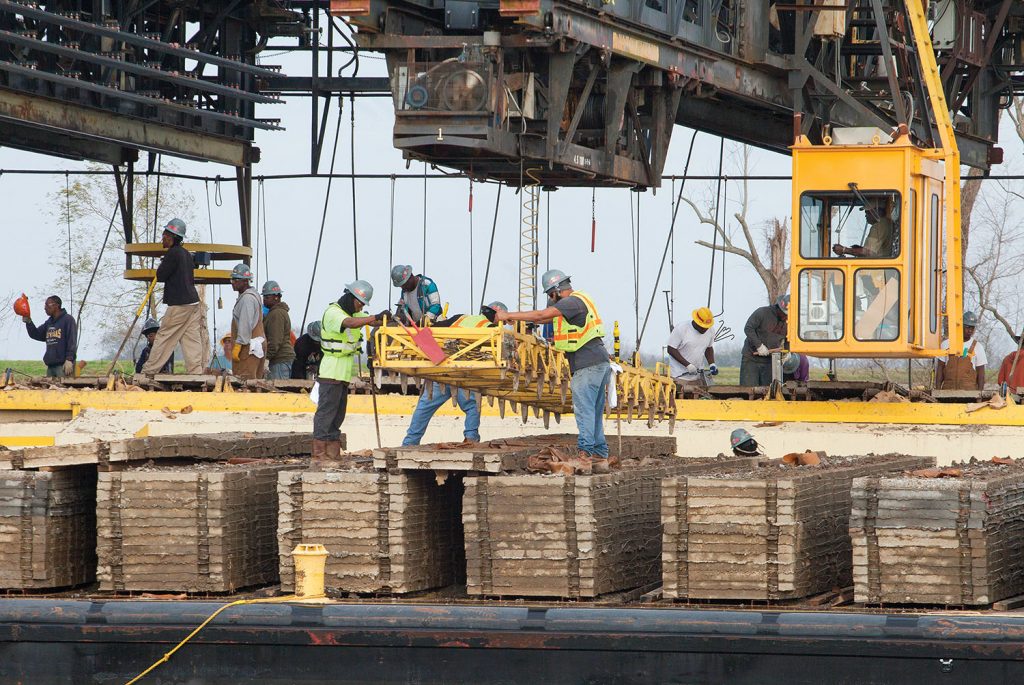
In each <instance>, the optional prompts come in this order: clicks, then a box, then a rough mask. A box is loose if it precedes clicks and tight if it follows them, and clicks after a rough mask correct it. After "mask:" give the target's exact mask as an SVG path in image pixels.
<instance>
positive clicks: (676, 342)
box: [666, 307, 718, 385]
mask: <svg viewBox="0 0 1024 685" xmlns="http://www.w3.org/2000/svg"><path fill="white" fill-rule="evenodd" d="M714 325H715V315H714V314H712V313H711V310H710V309H708V308H707V307H700V308H698V309H694V310H693V315H692V316H691V317H690V320H689V321H685V322H683V323H680V324H679V325H678V326H676V327H675V328H674V329H673V330H672V333H671V334H670V335H669V336H668V343H667V344H666V347H667V350H668V357H669V369H670V371H671V373H672V378H673V379H674V380H675V381H676V383H679V384H680V385H682V384H686V383H697V382H698V381H700V379H701V374H702V373H704V374H707V376H717V375H718V367H717V366H715V348H714V341H715V333H714V331H713V330H712V328H713V327H714ZM707 376H705V378H707Z"/></svg>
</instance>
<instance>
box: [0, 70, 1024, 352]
mask: <svg viewBox="0 0 1024 685" xmlns="http://www.w3.org/2000/svg"><path fill="white" fill-rule="evenodd" d="M370 57H371V56H369V55H366V56H364V59H363V60H362V68H361V71H360V74H361V75H367V76H369V75H384V68H383V67H384V64H383V61H382V60H380V59H372V58H370ZM307 58H308V57H307ZM302 60H303V57H301V56H297V57H295V58H293V59H288V58H286V57H283V56H272V57H269V58H266V59H265V61H266V62H268V63H276V64H282V65H283V66H284V69H285V72H286V73H290V74H295V75H299V74H304V73H308V71H307V69H306V68H305V66H304V64H303V61H302ZM348 107H349V103H348V101H347V100H346V102H345V112H344V113H343V117H344V120H343V122H342V127H341V137H340V140H339V144H338V161H337V163H336V167H335V170H336V171H338V172H347V171H348V170H349V145H350V142H351V133H350V128H349V120H348V117H349V112H348ZM332 112H333V113H332V120H331V122H330V123H329V124H328V131H329V132H330V133H329V134H328V135H329V138H330V139H329V140H328V143H327V145H326V147H325V151H324V158H323V161H322V163H321V171H323V172H326V171H327V169H328V166H329V163H330V147H331V142H332V141H333V131H334V124H335V121H336V119H335V118H334V117H336V116H337V106H336V104H332ZM355 112H356V131H355V140H356V171H357V172H365V173H384V174H391V173H406V168H405V162H404V160H403V159H402V157H401V154H400V153H399V152H398V151H397V150H395V148H394V147H393V145H392V142H391V133H392V125H393V122H394V113H393V107H392V102H391V100H390V99H389V98H364V99H357V101H356V109H355ZM258 116H263V117H280V118H281V119H282V124H283V125H284V126H285V127H286V129H287V130H286V131H278V132H265V131H259V132H257V134H256V135H257V137H256V144H257V145H258V146H259V147H260V148H261V150H262V161H261V162H260V163H259V164H258V165H257V166H256V167H255V168H254V172H253V173H254V174H255V175H259V174H281V173H300V174H301V173H306V172H308V171H309V139H310V133H309V100H308V98H294V99H293V100H291V101H290V102H288V103H286V104H282V105H276V106H273V105H261V106H260V109H259V111H258ZM691 133H692V132H691V131H690V130H688V129H684V128H681V127H677V128H676V130H675V133H674V135H673V139H672V147H671V150H670V154H669V157H668V163H667V166H666V173H670V174H681V173H682V172H683V166H684V164H685V161H686V152H687V147H688V145H689V142H690V136H691ZM1004 138H1006V139H1007V142H1005V143H1004V147H1006V148H1007V155H1008V157H1009V156H1016V157H1018V158H1019V157H1020V155H1021V146H1020V144H1019V142H1018V141H1016V140H1013V141H1012V142H1011V141H1010V140H1009V138H1010V132H1009V131H1008V132H1006V134H1005V135H1004ZM718 149H719V139H718V138H716V137H713V136H711V135H709V134H698V135H697V141H696V146H695V149H694V154H693V160H692V162H691V165H690V173H691V174H715V173H717V171H718V168H717V167H718ZM725 149H726V164H725V170H724V173H726V174H737V173H739V160H738V159H737V157H738V150H739V146H738V145H737V144H735V143H730V142H726V145H725ZM144 159H145V156H143V160H144ZM174 164H175V166H176V167H177V169H178V170H179V171H181V172H185V173H194V174H200V175H210V176H212V175H216V174H221V175H223V176H233V169H231V168H229V167H224V166H220V165H216V164H212V163H208V164H202V163H194V162H186V161H183V160H174ZM143 166H144V162H143ZM83 167H84V164H78V163H70V162H66V161H65V160H61V159H57V158H49V157H45V156H41V155H34V154H29V153H24V152H20V151H16V150H10V149H5V148H0V169H14V168H50V169H65V168H71V169H76V168H83ZM789 170H790V160H789V157H787V156H783V155H778V154H774V153H770V152H765V151H761V150H755V151H754V152H753V156H752V168H751V169H750V172H751V173H755V174H788V173H789ZM408 171H409V172H414V173H422V171H423V165H422V164H421V163H414V164H413V165H412V166H411V167H410V169H409V170H408ZM110 183H111V184H113V179H111V180H110ZM184 183H185V184H186V187H188V188H190V189H191V191H192V193H193V194H194V196H195V198H196V200H197V203H198V204H199V205H200V208H199V209H197V215H198V216H200V217H202V219H201V220H200V222H199V225H198V226H196V225H192V226H190V227H189V233H190V236H196V234H197V233H198V236H197V239H204V240H205V239H207V238H208V236H209V228H208V226H207V225H206V223H207V222H206V221H205V213H206V212H205V195H204V187H203V184H202V183H201V182H184ZM62 185H63V178H62V177H61V176H53V177H40V176H32V177H26V176H15V175H10V174H8V175H3V176H0V193H2V197H3V198H4V207H5V223H6V225H7V230H6V235H7V236H8V241H9V242H8V246H7V249H6V250H5V252H6V253H7V255H8V259H7V260H5V261H6V263H5V265H4V269H3V271H2V273H3V277H2V280H0V297H2V296H4V295H6V294H8V293H10V292H21V291H25V292H26V293H28V294H29V296H30V297H31V298H32V302H33V305H34V306H35V308H36V310H37V311H40V312H41V310H42V299H43V298H44V297H45V296H46V295H48V294H50V292H51V290H52V285H51V284H52V282H53V281H54V271H53V269H54V268H55V267H54V264H55V263H56V264H58V265H59V264H60V256H59V255H57V254H56V253H55V252H56V251H55V248H54V247H53V242H54V240H55V239H56V237H57V236H58V235H59V234H60V233H61V232H62V231H64V230H65V229H64V227H63V226H58V225H57V224H56V222H55V221H54V220H53V219H51V218H50V214H49V212H48V208H47V195H48V194H49V193H52V192H53V191H54V190H57V189H58V188H59V187H61V186H62ZM326 186H327V181H326V180H322V179H300V180H289V181H273V182H272V181H267V182H266V184H265V192H266V214H267V233H268V241H267V246H268V247H269V259H268V260H266V261H267V262H268V263H264V260H263V258H262V254H263V248H262V246H261V247H260V249H259V252H260V260H259V262H258V267H259V278H260V281H261V282H262V281H263V280H265V279H266V278H268V277H269V278H273V279H275V280H277V281H278V282H279V283H280V284H281V287H282V289H283V290H284V293H285V301H287V302H288V303H289V304H290V306H291V309H292V321H293V325H294V326H296V327H297V326H298V325H299V322H300V321H301V320H302V314H303V309H304V307H305V303H306V293H307V289H308V287H309V279H310V274H311V272H312V265H313V258H314V254H315V251H316V242H317V233H318V231H319V228H320V217H321V212H322V210H323V202H324V194H325V190H326ZM749 188H750V194H751V200H750V210H749V220H750V222H751V224H752V225H753V226H754V227H755V228H757V229H758V230H759V229H760V227H761V226H762V225H763V224H764V223H765V222H766V221H769V220H770V219H771V218H772V217H788V215H789V212H790V210H789V207H790V184H789V183H788V182H786V181H763V182H751V184H750V186H749ZM671 190H672V187H671V185H670V184H666V185H665V186H664V187H662V188H661V189H659V190H658V192H657V195H656V196H655V195H654V194H653V193H651V192H650V191H648V192H646V193H642V194H636V193H632V192H631V191H629V190H602V189H599V190H598V191H597V193H596V215H597V249H596V251H595V252H594V253H591V251H590V233H591V221H590V214H591V212H590V210H591V191H590V189H562V190H559V191H557V192H555V193H551V194H550V199H551V204H550V217H551V218H550V228H551V230H550V235H549V234H548V230H547V228H548V224H547V214H548V207H547V206H546V205H545V206H542V210H541V237H540V242H541V257H540V267H541V268H540V271H541V272H543V270H544V269H545V268H546V266H547V265H548V264H549V263H550V265H551V267H557V268H560V269H562V270H564V271H566V272H567V273H569V274H571V275H572V276H573V283H574V285H575V287H577V288H578V289H581V290H585V291H587V292H588V293H590V294H591V295H593V296H594V297H595V299H596V301H597V305H598V307H599V310H600V312H601V314H602V316H603V318H604V319H605V320H606V322H609V328H610V322H611V321H612V320H615V319H618V320H619V321H620V322H621V326H622V332H623V341H624V347H626V348H631V347H632V343H631V341H632V340H633V339H634V337H635V332H634V331H635V326H634V321H635V316H636V315H635V308H636V306H637V304H639V307H640V316H641V323H642V317H643V314H644V312H645V311H646V309H647V305H648V301H649V299H650V297H651V293H652V290H654V289H655V276H656V275H657V271H658V264H659V261H660V258H661V252H662V249H663V246H664V241H665V238H666V234H667V230H668V227H669V222H670V218H671V199H672V198H671V196H672V192H671ZM740 190H741V188H740V185H739V183H737V182H735V181H732V182H729V183H728V184H727V191H728V200H729V212H728V214H729V216H730V219H731V216H732V214H733V212H735V211H736V210H737V209H738V204H737V200H738V199H739V196H740ZM255 192H256V191H255V188H254V194H255ZM496 192H497V186H495V185H493V184H475V186H474V196H475V197H474V206H473V209H474V212H473V231H472V236H473V251H472V254H471V252H470V245H469V239H470V214H469V212H468V211H467V209H468V196H469V182H468V181H467V180H465V179H458V180H455V179H438V180H433V179H432V180H430V181H428V182H427V188H426V234H427V240H426V248H425V251H426V258H425V260H424V241H423V230H424V226H423V213H424V184H423V181H422V179H416V180H398V181H397V182H396V185H395V218H394V236H393V241H394V258H393V261H394V262H396V263H409V264H411V265H412V266H413V268H414V269H415V270H416V272H418V273H419V272H422V273H426V274H427V275H429V276H431V277H432V278H433V279H434V280H435V281H436V282H437V284H438V287H439V289H440V293H441V297H442V300H443V301H445V302H449V303H450V313H463V312H469V311H475V310H476V308H477V307H478V306H479V301H480V297H481V295H480V288H481V285H482V282H483V276H484V270H485V266H486V261H487V255H488V241H489V239H490V231H491V221H492V217H493V212H494V202H495V195H496ZM713 192H714V184H713V183H710V182H691V183H689V184H687V186H686V191H685V194H686V195H687V196H689V197H691V198H693V199H694V200H695V201H697V202H698V204H704V203H706V202H707V200H708V198H710V197H711V196H712V195H713ZM501 195H502V197H501V206H500V208H499V212H498V223H497V233H496V237H495V241H494V251H493V259H492V264H491V274H490V280H489V282H488V285H487V292H486V299H487V300H488V301H490V300H493V299H498V300H503V301H504V302H506V303H507V304H509V305H510V306H512V307H514V306H515V304H516V302H517V298H518V273H519V271H518V260H519V225H520V224H519V216H520V198H519V196H517V195H516V194H515V192H514V190H513V189H511V188H505V189H504V190H503V191H502V194H501ZM223 198H224V202H223V206H221V207H214V208H213V224H214V230H215V234H216V237H217V240H218V242H236V241H238V235H239V234H238V218H237V202H236V199H235V194H234V184H225V185H224V186H223ZM631 198H632V205H633V207H634V208H635V203H636V200H637V198H639V202H640V223H639V232H640V256H639V262H640V274H639V284H640V286H639V287H640V302H639V303H637V302H636V298H635V297H634V266H633V251H632V247H631V221H630V208H631ZM546 199H547V195H545V200H546ZM356 205H357V217H358V243H359V276H360V277H362V278H365V279H367V280H369V281H370V283H371V284H372V285H373V287H374V288H375V296H374V299H373V303H372V305H371V309H372V310H374V311H377V310H380V309H383V308H385V307H388V306H389V305H390V304H391V303H393V302H394V301H395V300H396V292H395V291H394V289H393V288H391V284H390V280H389V270H390V266H391V264H390V262H389V259H388V252H389V241H390V239H391V234H390V231H391V221H390V206H391V181H390V180H387V179H383V180H361V181H359V182H358V184H357V191H356ZM634 211H635V209H634ZM161 216H163V215H161ZM167 218H169V217H167ZM730 224H735V222H734V221H731V220H730ZM710 235H711V229H710V227H707V226H699V224H698V222H697V220H696V218H695V216H694V214H693V212H692V211H691V210H690V209H689V208H688V207H687V206H685V205H684V206H683V207H682V208H681V209H680V211H679V219H678V221H677V226H676V246H675V247H676V255H675V269H674V277H675V278H674V280H675V304H676V321H677V322H678V321H679V320H681V319H685V318H688V317H689V312H690V311H691V310H692V309H693V308H695V307H698V306H702V305H704V304H705V303H706V301H707V296H708V279H709V269H710V256H709V251H708V250H707V249H705V248H702V247H698V246H696V245H694V244H693V241H694V240H697V239H699V238H710ZM229 236H230V237H232V238H233V239H232V240H229V239H228V237H229ZM549 239H550V246H551V249H550V254H548V253H547V252H546V245H547V243H548V241H549ZM12 255H16V256H15V257H13V258H12ZM268 266H269V269H268ZM224 267H225V268H228V267H230V264H225V265H224ZM471 272H472V276H473V280H474V286H475V290H474V301H473V302H471V301H470V278H471ZM722 273H723V272H722V269H721V263H720V258H719V265H718V266H717V267H716V274H715V281H714V288H713V295H712V309H713V310H714V311H715V313H716V314H719V313H721V315H720V317H719V318H720V320H724V322H725V324H726V325H727V326H729V327H731V328H732V329H733V331H734V332H735V333H736V334H737V341H734V342H738V341H739V340H740V339H741V338H742V327H743V324H744V322H745V320H746V318H747V316H748V315H749V314H750V311H751V310H752V309H753V308H755V307H757V306H760V305H762V304H765V303H766V297H767V295H766V293H765V290H764V288H763V286H762V285H761V282H760V280H759V279H758V278H757V276H756V275H755V274H754V272H753V270H752V269H751V268H750V267H749V266H748V265H747V264H746V263H745V262H742V260H740V259H739V258H737V257H732V256H730V257H727V262H726V268H725V272H724V273H725V294H724V301H723V300H722V297H721V293H722V290H721V288H722V280H721V278H722ZM353 278H354V260H353V226H352V200H351V189H350V186H349V182H348V181H347V180H336V181H334V185H333V190H332V192H331V197H330V205H329V210H328V221H327V226H326V230H325V233H324V240H323V245H322V248H321V254H320V263H319V267H318V271H317V275H316V280H315V283H314V287H313V295H312V299H311V304H310V315H309V317H308V320H312V319H313V318H319V316H320V314H321V313H322V310H323V308H324V307H325V306H326V305H327V304H328V303H329V302H331V301H332V300H334V299H336V298H337V297H338V296H339V295H340V294H341V291H342V288H343V286H344V284H345V283H347V282H349V281H350V280H352V279H353ZM669 283H670V276H669V268H668V266H667V265H666V268H665V273H664V274H663V276H662V279H661V282H660V284H658V285H657V290H658V293H657V297H656V299H655V301H654V307H653V309H652V312H651V317H650V323H649V324H648V328H647V332H646V334H645V337H644V341H643V347H644V349H645V350H648V351H652V352H653V351H656V350H658V349H659V348H660V347H661V346H662V345H663V344H664V339H665V337H666V336H667V333H668V330H667V315H666V308H665V300H664V295H663V294H662V293H661V292H660V291H661V290H665V289H668V288H669ZM76 293H78V294H77V295H76V297H80V296H81V294H80V293H81V286H78V288H77V289H76ZM58 294H60V295H66V293H58ZM223 298H224V305H225V307H224V309H223V310H220V311H218V312H217V328H218V330H219V331H223V330H224V329H225V327H227V326H228V325H230V307H231V304H232V302H233V300H234V293H232V292H230V291H229V290H228V289H227V288H225V289H224V292H223ZM76 308H77V303H76ZM0 316H2V317H4V318H5V319H6V325H3V326H0V359H34V358H38V357H41V356H42V353H43V346H42V345H41V344H39V343H36V342H33V341H31V340H29V339H28V338H27V336H26V335H25V332H24V328H23V327H22V326H21V325H20V323H19V322H17V321H15V320H14V317H13V314H12V313H11V312H10V311H9V310H8V311H5V312H3V313H2V315H0ZM36 318H37V319H39V318H41V317H40V316H37V317H36ZM609 344H610V341H609ZM83 348H84V349H83V353H82V354H80V357H82V358H89V357H90V355H94V354H96V352H97V347H96V341H95V340H92V341H91V340H90V339H89V338H88V335H87V336H86V338H85V340H84V341H83Z"/></svg>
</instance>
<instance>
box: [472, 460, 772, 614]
mask: <svg viewBox="0 0 1024 685" xmlns="http://www.w3.org/2000/svg"><path fill="white" fill-rule="evenodd" d="M623 464H624V466H623V468H622V470H619V471H613V472H612V473H609V474H604V475H591V476H568V475H546V474H545V475H542V474H522V475H518V474H501V475H496V476H489V475H480V476H473V477H466V478H465V495H464V497H463V500H462V520H463V524H464V529H465V539H466V566H467V570H466V575H467V591H468V593H469V594H470V595H476V596H481V595H482V596H503V597H556V598H566V599H575V598H595V597H598V596H600V595H604V594H608V593H611V592H618V591H622V590H630V589H634V588H638V587H645V586H648V585H652V584H656V583H657V582H658V581H659V580H660V579H661V546H662V532H661V527H662V526H661V481H662V479H664V478H666V477H669V476H675V475H678V474H682V473H695V472H696V473H699V472H701V471H703V470H705V469H717V470H722V469H729V468H751V467H752V466H754V465H756V459H751V458H747V457H743V458H734V457H720V458H712V459H679V458H670V459H666V460H664V461H662V462H660V463H658V464H657V465H652V466H642V465H640V464H639V463H636V464H634V463H632V462H623Z"/></svg>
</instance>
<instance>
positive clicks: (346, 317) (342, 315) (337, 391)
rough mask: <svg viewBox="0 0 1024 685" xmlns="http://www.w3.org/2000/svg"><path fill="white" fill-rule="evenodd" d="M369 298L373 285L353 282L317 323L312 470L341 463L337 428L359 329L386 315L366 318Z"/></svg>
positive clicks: (360, 333)
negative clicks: (317, 370) (320, 356)
mask: <svg viewBox="0 0 1024 685" xmlns="http://www.w3.org/2000/svg"><path fill="white" fill-rule="evenodd" d="M372 297H373V286H371V285H370V284H369V283H367V282H366V281H360V280H356V281H353V282H352V283H349V284H348V285H346V286H345V292H344V293H343V294H342V296H341V298H339V299H338V301H337V302H332V303H331V304H330V305H329V306H328V307H327V310H326V311H325V312H324V315H323V318H322V319H321V320H320V346H321V348H322V349H323V359H322V360H321V361H320V373H319V375H318V377H317V381H318V383H319V396H318V398H317V404H316V414H314V415H313V460H312V463H311V466H313V467H319V466H324V465H327V464H331V463H333V464H338V465H340V464H341V463H342V461H341V431H340V428H341V424H342V422H343V421H344V420H345V410H346V408H347V406H348V384H349V383H350V382H351V381H352V376H353V375H354V372H355V369H356V358H357V356H358V355H359V352H360V349H361V347H360V343H361V342H362V340H363V326H372V325H377V324H380V323H381V321H383V319H384V317H385V316H386V315H387V312H381V313H380V314H378V315H377V316H370V315H369V314H367V313H366V312H364V311H363V309H364V308H365V307H366V306H367V305H368V304H370V298H372ZM370 382H371V383H372V382H373V381H372V379H371V381H370Z"/></svg>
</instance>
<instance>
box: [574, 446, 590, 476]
mask: <svg viewBox="0 0 1024 685" xmlns="http://www.w3.org/2000/svg"><path fill="white" fill-rule="evenodd" d="M592 463H593V458H592V457H591V456H590V455H589V454H587V453H586V452H584V451H583V450H580V451H579V453H578V454H577V455H576V459H575V463H574V464H573V471H575V472H576V475H577V476H589V475H590V474H591V473H592V470H593V467H592Z"/></svg>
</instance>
